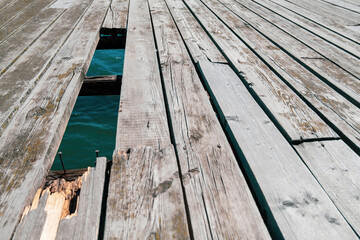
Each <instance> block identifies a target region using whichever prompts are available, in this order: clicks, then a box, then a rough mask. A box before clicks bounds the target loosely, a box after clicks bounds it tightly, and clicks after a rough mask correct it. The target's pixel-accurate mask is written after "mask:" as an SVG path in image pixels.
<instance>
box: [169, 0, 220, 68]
mask: <svg viewBox="0 0 360 240" xmlns="http://www.w3.org/2000/svg"><path fill="white" fill-rule="evenodd" d="M166 3H167V5H168V8H169V10H170V12H171V15H172V17H173V19H174V21H175V24H176V26H177V27H178V29H179V32H180V34H181V36H182V38H183V40H184V42H185V44H186V46H187V48H188V49H189V51H190V55H191V57H192V59H193V60H194V62H198V61H200V60H210V61H211V62H219V63H221V62H222V63H225V62H226V60H225V58H224V57H223V56H222V54H221V53H220V51H219V50H218V49H217V47H216V46H215V44H214V43H213V42H212V41H211V39H210V38H209V37H208V36H207V34H206V32H205V31H204V29H202V27H201V26H200V24H199V23H198V22H197V21H196V19H195V18H194V16H192V15H191V13H190V12H189V10H188V9H187V8H186V6H185V5H184V3H183V2H182V1H173V0H169V1H166Z"/></svg>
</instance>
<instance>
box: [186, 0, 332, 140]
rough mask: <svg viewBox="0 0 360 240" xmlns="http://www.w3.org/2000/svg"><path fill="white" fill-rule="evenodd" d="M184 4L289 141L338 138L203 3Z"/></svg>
mask: <svg viewBox="0 0 360 240" xmlns="http://www.w3.org/2000/svg"><path fill="white" fill-rule="evenodd" d="M186 3H187V4H188V5H189V7H190V8H191V10H192V11H193V12H194V13H195V15H196V17H197V18H198V20H199V21H200V22H201V24H202V25H203V26H204V28H205V30H206V31H207V32H208V33H210V34H211V37H212V39H213V40H214V41H215V42H216V44H217V46H218V47H219V48H220V50H221V51H222V52H223V54H224V55H225V56H226V57H227V59H228V60H229V62H231V63H232V64H233V66H234V67H235V68H236V69H237V70H238V72H239V74H240V75H242V77H243V80H244V81H246V82H247V84H248V85H249V89H250V91H252V94H253V95H254V96H255V97H256V98H257V99H258V101H259V102H261V104H262V107H264V108H265V109H266V111H267V113H268V114H269V115H270V116H271V118H272V120H273V121H275V122H277V123H278V127H279V128H280V129H281V131H282V132H283V134H284V135H286V136H287V138H288V140H289V141H293V142H297V141H302V140H304V139H317V138H333V137H337V135H336V134H334V133H333V131H332V130H331V129H330V128H329V126H327V125H326V124H325V123H324V121H323V120H321V119H320V117H319V116H317V115H316V114H315V113H314V111H313V110H311V109H310V108H309V107H308V106H307V105H306V104H305V103H304V102H303V101H302V100H301V99H300V97H298V96H297V95H296V94H295V93H294V92H293V91H292V90H291V89H290V88H289V87H288V86H286V84H285V83H284V82H283V81H282V79H280V78H279V77H278V76H277V75H276V74H275V73H274V72H273V71H272V70H271V69H270V68H269V67H268V66H266V65H265V64H264V63H263V62H262V61H261V60H260V59H259V58H258V57H257V56H256V55H255V54H254V53H253V52H252V51H251V50H250V49H249V48H248V46H246V45H245V44H244V43H243V42H242V41H241V40H240V39H239V38H238V37H237V36H236V35H235V34H234V33H233V32H231V30H230V29H228V28H227V27H226V25H225V24H223V23H221V22H220V21H219V19H218V18H217V17H216V16H215V15H214V14H213V13H212V12H210V10H208V9H207V7H206V6H204V5H203V4H202V3H199V2H195V1H186ZM220 29H221V30H220Z"/></svg>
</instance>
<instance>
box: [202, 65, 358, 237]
mask: <svg viewBox="0 0 360 240" xmlns="http://www.w3.org/2000/svg"><path fill="white" fill-rule="evenodd" d="M199 66H200V69H201V70H200V71H201V73H202V74H203V75H204V77H205V81H206V84H207V86H208V90H209V93H210V95H211V97H212V98H213V100H214V102H215V107H216V108H217V109H218V111H219V115H220V119H221V122H222V124H223V126H224V127H225V130H226V131H227V132H228V134H229V135H230V140H231V141H232V143H233V144H234V146H235V150H236V151H237V152H238V154H239V155H240V156H241V161H242V163H243V165H244V168H245V171H246V172H247V174H248V177H249V179H250V182H251V183H252V184H253V188H254V190H255V194H256V195H257V197H258V201H259V203H260V206H261V208H262V209H263V211H265V213H266V214H265V216H266V221H267V223H268V228H269V230H270V232H271V233H272V236H273V237H274V238H276V239H277V238H282V237H283V238H285V239H315V238H316V239H338V238H342V239H355V238H357V236H356V235H355V233H354V232H353V231H352V229H351V228H350V226H349V225H348V224H347V222H346V221H345V220H344V218H343V217H342V215H341V214H340V212H339V211H338V210H337V208H336V207H335V205H334V204H333V203H332V201H331V200H330V199H329V197H328V196H327V195H326V193H325V191H324V190H323V189H322V188H321V186H320V185H319V184H318V182H317V181H316V179H315V178H314V177H313V175H312V174H311V173H310V171H309V170H308V169H307V167H306V166H305V165H304V163H303V162H302V161H301V159H300V158H299V156H298V155H297V154H296V152H295V151H294V150H293V148H292V147H291V146H290V144H289V143H288V142H287V141H286V140H285V138H284V137H283V136H282V135H281V134H280V132H279V131H278V130H277V129H276V127H275V126H274V124H273V123H272V122H271V121H270V119H269V118H268V117H267V116H266V114H265V113H264V112H263V111H262V109H261V108H260V107H259V105H258V104H257V103H256V101H255V100H254V99H253V98H252V97H251V95H250V94H249V93H248V91H247V89H246V88H245V86H244V85H243V83H242V82H241V80H240V79H239V78H238V77H237V76H236V74H235V73H234V72H233V71H232V70H231V69H230V68H229V67H228V66H227V65H223V64H222V65H221V64H213V63H209V62H199ZM219 76H221V77H220V78H219Z"/></svg>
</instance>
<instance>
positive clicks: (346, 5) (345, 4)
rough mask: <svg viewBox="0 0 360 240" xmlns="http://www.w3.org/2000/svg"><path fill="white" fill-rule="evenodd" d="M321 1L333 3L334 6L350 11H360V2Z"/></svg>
mask: <svg viewBox="0 0 360 240" xmlns="http://www.w3.org/2000/svg"><path fill="white" fill-rule="evenodd" d="M321 1H323V2H326V3H328V4H331V5H333V6H336V7H339V8H344V9H346V10H349V11H353V12H356V13H360V4H359V3H358V5H356V4H352V3H348V2H346V1H339V0H321Z"/></svg>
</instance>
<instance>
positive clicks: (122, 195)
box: [104, 0, 189, 239]
mask: <svg viewBox="0 0 360 240" xmlns="http://www.w3.org/2000/svg"><path fill="white" fill-rule="evenodd" d="M123 72H124V74H123V80H122V82H123V83H122V87H121V97H120V108H119V109H120V110H119V116H118V130H117V136H116V138H117V139H116V147H117V149H116V151H115V152H114V156H113V164H112V167H111V175H110V183H109V195H108V200H107V209H106V221H105V222H106V225H105V235H104V238H105V239H189V228H188V223H187V217H186V212H185V203H184V197H183V195H182V189H181V182H180V179H179V169H178V166H177V159H176V156H175V152H174V148H173V146H172V145H171V144H170V134H169V127H168V122H167V116H166V110H165V103H164V98H163V92H162V85H161V78H160V72H159V67H158V61H157V57H156V50H155V42H154V38H153V33H152V26H151V20H150V13H149V6H148V4H147V1H146V0H132V1H131V2H130V6H129V21H128V31H127V39H126V52H125V62H124V71H123Z"/></svg>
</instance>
